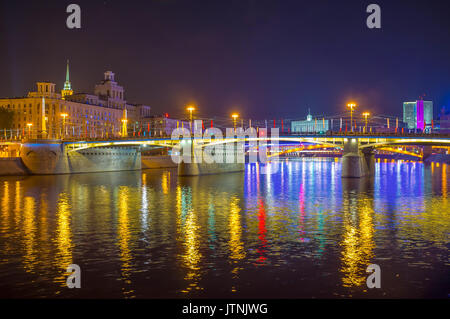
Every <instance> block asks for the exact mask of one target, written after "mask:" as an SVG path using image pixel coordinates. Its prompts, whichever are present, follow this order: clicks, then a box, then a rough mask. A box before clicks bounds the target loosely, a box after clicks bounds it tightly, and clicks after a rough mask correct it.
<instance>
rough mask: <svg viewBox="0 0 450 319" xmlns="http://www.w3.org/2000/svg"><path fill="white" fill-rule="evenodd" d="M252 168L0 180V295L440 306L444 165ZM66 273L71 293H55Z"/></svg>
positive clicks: (447, 227)
mask: <svg viewBox="0 0 450 319" xmlns="http://www.w3.org/2000/svg"><path fill="white" fill-rule="evenodd" d="M260 168H261V165H257V164H249V165H248V166H247V169H246V172H245V173H233V174H224V175H216V176H214V175H212V176H202V177H190V178H179V177H177V176H176V170H172V169H167V170H146V171H142V172H117V173H98V174H77V175H65V176H28V177H2V178H0V196H1V198H0V291H1V292H0V295H1V297H6V298H11V297H12V298H19V297H67V298H70V297H86V298H121V297H123V298H134V297H138V298H163V297H179V298H188V297H253V298H260V297H267V298H281V297H289V298H310V297H327V298H328V297H331V298H333V297H351V296H354V297H376V298H377V297H380V298H398V297H401V298H405V297H443V298H446V297H447V296H448V292H449V291H448V289H449V287H450V286H449V280H448V278H449V266H450V265H449V259H448V256H449V254H448V247H449V242H450V240H449V233H450V214H449V212H450V204H449V201H448V197H449V189H448V180H449V178H450V173H449V168H448V165H446V164H440V165H437V164H432V165H428V166H427V165H425V164H423V163H419V162H400V161H398V162H391V161H380V162H378V163H376V173H375V176H374V177H373V178H371V179H341V177H340V162H339V161H334V160H325V159H324V160H320V159H314V160H307V159H305V160H290V161H281V162H274V163H271V164H269V171H271V172H272V173H273V174H262V173H260ZM71 263H76V264H78V265H80V267H81V269H82V288H81V289H68V288H66V287H65V280H66V277H67V274H66V273H65V269H66V268H67V266H68V265H69V264H71ZM371 263H376V264H379V265H380V267H381V270H382V288H381V289H378V290H370V289H367V287H366V285H365V281H366V278H367V274H366V272H365V269H366V267H367V265H369V264H371Z"/></svg>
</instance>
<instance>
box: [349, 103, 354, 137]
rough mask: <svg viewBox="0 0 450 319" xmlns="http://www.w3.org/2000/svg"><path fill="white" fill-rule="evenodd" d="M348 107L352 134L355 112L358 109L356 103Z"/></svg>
mask: <svg viewBox="0 0 450 319" xmlns="http://www.w3.org/2000/svg"><path fill="white" fill-rule="evenodd" d="M347 106H348V107H349V108H350V127H351V128H352V132H353V125H352V121H353V110H354V109H355V108H356V104H355V103H348V104H347Z"/></svg>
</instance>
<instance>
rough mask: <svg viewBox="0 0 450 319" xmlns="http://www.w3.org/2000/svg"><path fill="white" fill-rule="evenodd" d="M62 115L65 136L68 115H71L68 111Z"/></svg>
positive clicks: (64, 134)
mask: <svg viewBox="0 0 450 319" xmlns="http://www.w3.org/2000/svg"><path fill="white" fill-rule="evenodd" d="M61 116H62V118H63V134H62V135H63V138H64V137H65V136H66V117H68V116H69V114H67V113H61Z"/></svg>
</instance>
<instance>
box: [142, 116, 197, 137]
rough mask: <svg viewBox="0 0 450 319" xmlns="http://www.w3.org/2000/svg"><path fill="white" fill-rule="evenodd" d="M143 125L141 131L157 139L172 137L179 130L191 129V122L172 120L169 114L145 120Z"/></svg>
mask: <svg viewBox="0 0 450 319" xmlns="http://www.w3.org/2000/svg"><path fill="white" fill-rule="evenodd" d="M141 123H142V125H141V127H140V130H142V131H145V132H148V133H150V134H149V135H150V136H156V137H162V136H171V135H172V132H173V131H174V130H175V129H177V128H187V129H189V127H190V124H189V121H181V120H177V119H171V118H169V115H168V114H167V113H166V114H164V115H155V116H151V117H147V118H144V119H142V121H141Z"/></svg>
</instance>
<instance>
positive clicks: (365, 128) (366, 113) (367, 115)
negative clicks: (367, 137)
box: [362, 112, 370, 132]
mask: <svg viewBox="0 0 450 319" xmlns="http://www.w3.org/2000/svg"><path fill="white" fill-rule="evenodd" d="M362 116H364V118H365V120H366V126H364V131H365V132H367V118H368V117H369V116H370V113H369V112H364V113H363V114H362Z"/></svg>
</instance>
